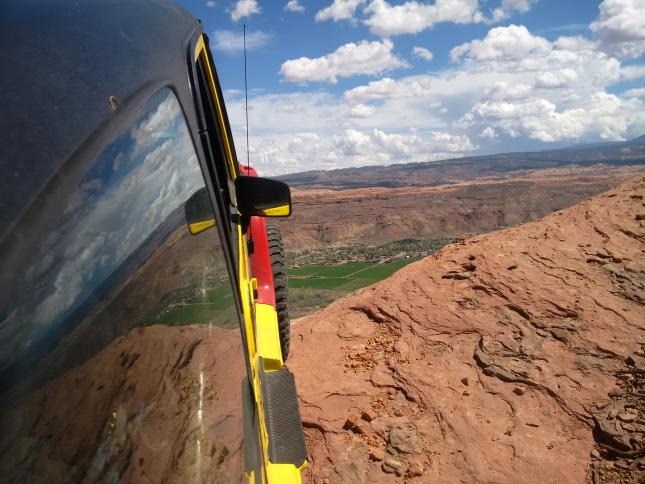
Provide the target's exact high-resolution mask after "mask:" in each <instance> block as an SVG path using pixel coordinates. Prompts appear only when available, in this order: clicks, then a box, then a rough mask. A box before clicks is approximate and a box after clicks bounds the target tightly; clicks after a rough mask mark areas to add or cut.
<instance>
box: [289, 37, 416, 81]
mask: <svg viewBox="0 0 645 484" xmlns="http://www.w3.org/2000/svg"><path fill="white" fill-rule="evenodd" d="M393 47H394V44H392V42H391V41H390V40H387V39H385V40H383V41H372V42H368V41H365V40H363V41H361V42H358V43H353V42H350V43H349V44H345V45H342V46H340V47H339V48H338V49H336V50H335V51H334V52H332V53H330V54H327V55H324V56H322V57H316V58H313V59H312V58H309V57H300V58H298V59H291V60H287V61H285V62H284V63H283V64H282V66H281V68H280V73H281V74H282V76H283V77H284V79H285V80H286V81H289V82H297V83H305V82H312V81H320V82H328V83H332V84H335V83H336V82H337V80H338V78H339V77H351V76H355V75H359V74H364V75H374V74H379V73H382V72H385V71H390V70H393V69H398V68H402V67H407V66H408V64H407V63H406V62H405V61H404V60H402V59H400V58H399V57H397V56H396V54H394V52H392V49H393Z"/></svg>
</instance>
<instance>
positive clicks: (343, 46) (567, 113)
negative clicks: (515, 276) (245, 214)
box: [180, 0, 645, 175]
mask: <svg viewBox="0 0 645 484" xmlns="http://www.w3.org/2000/svg"><path fill="white" fill-rule="evenodd" d="M180 3H182V4H183V5H184V6H186V7H187V8H188V9H189V10H190V11H191V12H192V13H193V14H194V15H195V16H197V17H199V18H200V19H202V21H203V22H204V29H205V31H206V33H207V34H208V35H209V37H210V39H211V47H212V48H213V55H214V57H215V62H216V64H217V68H218V71H219V75H220V80H221V83H222V87H223V89H224V91H225V97H226V101H227V106H228V110H229V116H230V118H231V124H232V126H233V131H234V136H235V138H236V147H237V150H238V154H239V155H240V158H242V159H244V158H246V156H245V151H246V146H245V143H244V140H245V128H244V123H243V121H244V116H243V92H242V89H243V86H244V78H243V57H242V52H241V50H240V49H239V47H240V45H241V42H240V40H241V34H242V24H246V28H247V45H248V47H249V49H248V67H249V88H250V93H249V118H250V141H251V143H250V144H251V147H250V151H251V158H252V164H254V165H256V166H257V167H258V168H259V170H260V171H261V172H262V173H265V174H269V175H275V174H281V173H287V172H296V171H304V170H309V169H331V168H339V167H347V166H362V165H375V164H391V163H405V162H411V161H432V160H437V159H444V158H453V157H457V156H463V155H472V154H484V153H493V152H503V151H515V150H535V149H549V148H556V147H561V146H567V145H572V144H576V143H581V142H597V141H603V140H606V141H612V140H620V139H629V138H631V137H635V136H639V135H641V134H643V133H645V114H643V113H644V112H645V109H643V107H645V106H644V104H645V88H644V86H645V60H644V59H643V54H644V53H645V0H604V1H591V0H577V1H567V2H562V1H553V0H432V1H425V2H424V1H410V0H399V1H396V0H320V1H315V0H299V1H295V0H291V1H289V2H288V1H287V0H271V1H269V0H215V1H207V0H183V1H182V2H180Z"/></svg>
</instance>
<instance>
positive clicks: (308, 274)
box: [288, 257, 419, 292]
mask: <svg viewBox="0 0 645 484" xmlns="http://www.w3.org/2000/svg"><path fill="white" fill-rule="evenodd" d="M417 260H419V258H412V257H411V258H409V259H400V260H397V261H394V262H383V263H374V262H345V263H344V264H339V265H334V266H324V265H313V266H307V267H298V268H295V269H289V272H288V273H289V287H292V288H302V289H329V290H335V291H344V292H351V291H355V290H356V289H360V288H361V287H365V286H369V285H370V284H374V283H375V282H378V281H380V280H382V279H385V278H387V277H389V276H391V275H392V274H394V273H395V272H396V271H398V270H399V269H401V268H402V267H404V266H406V265H408V264H410V263H411V262H415V261H417Z"/></svg>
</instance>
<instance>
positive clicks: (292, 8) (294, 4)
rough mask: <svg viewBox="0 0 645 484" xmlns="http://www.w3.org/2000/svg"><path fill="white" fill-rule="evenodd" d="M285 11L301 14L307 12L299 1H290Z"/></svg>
mask: <svg viewBox="0 0 645 484" xmlns="http://www.w3.org/2000/svg"><path fill="white" fill-rule="evenodd" d="M284 9H285V10H288V11H289V12H299V13H302V12H304V11H305V7H304V6H302V4H301V3H300V2H299V1H298V0H289V1H288V2H287V4H286V5H285V6H284Z"/></svg>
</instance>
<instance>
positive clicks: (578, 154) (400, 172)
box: [278, 135, 645, 190]
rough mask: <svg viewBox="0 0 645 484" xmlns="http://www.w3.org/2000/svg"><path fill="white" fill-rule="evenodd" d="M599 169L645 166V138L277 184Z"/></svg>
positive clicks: (422, 182) (308, 175)
mask: <svg viewBox="0 0 645 484" xmlns="http://www.w3.org/2000/svg"><path fill="white" fill-rule="evenodd" d="M596 164H608V165H616V166H624V165H638V164H645V135H643V136H640V137H638V138H636V139H633V140H629V141H624V142H608V143H595V144H588V145H579V146H572V147H569V148H563V149H557V150H545V151H535V152H519V153H501V154H496V155H485V156H469V157H465V158H453V159H448V160H441V161H432V162H422V163H402V164H396V165H388V166H363V167H358V168H341V169H336V170H312V171H305V172H301V173H293V174H289V175H283V176H280V177H278V179H279V180H282V181H284V182H287V183H289V185H291V187H293V188H297V189H301V190H307V189H321V188H327V189H334V190H344V189H350V188H370V187H382V188H398V187H415V186H423V187H429V186H437V185H444V184H447V183H455V182H459V181H466V180H473V179H475V178H481V177H506V176H509V175H514V176H516V175H518V174H519V173H521V172H522V171H527V170H541V169H548V168H561V167H567V166H591V165H596Z"/></svg>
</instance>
